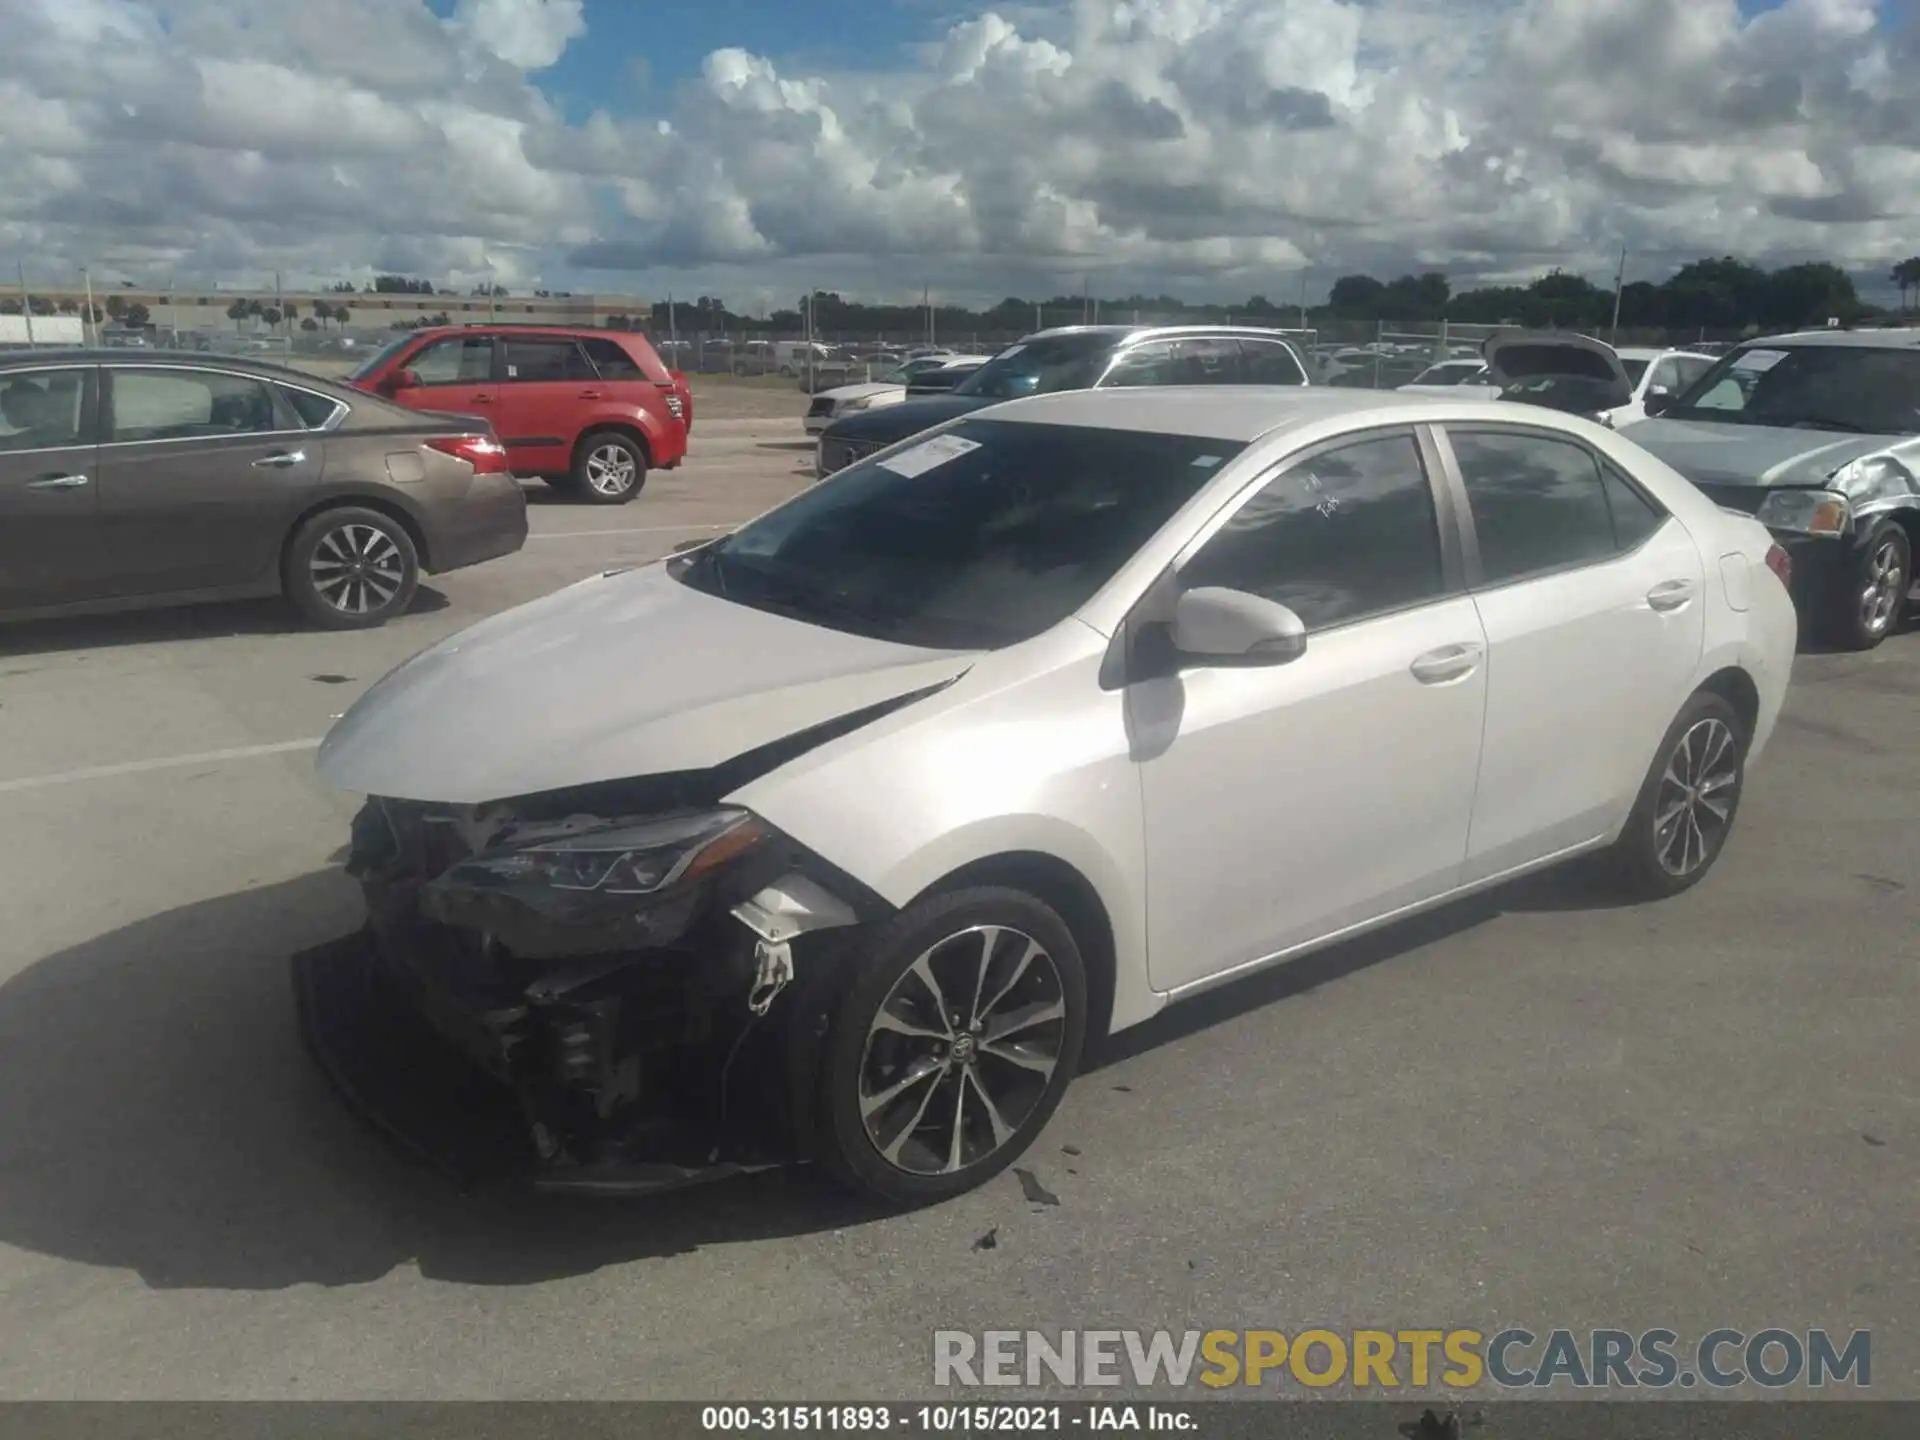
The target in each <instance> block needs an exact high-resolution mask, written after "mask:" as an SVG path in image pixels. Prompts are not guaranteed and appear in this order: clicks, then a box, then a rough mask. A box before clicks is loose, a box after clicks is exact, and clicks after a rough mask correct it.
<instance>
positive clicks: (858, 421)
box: [827, 395, 994, 445]
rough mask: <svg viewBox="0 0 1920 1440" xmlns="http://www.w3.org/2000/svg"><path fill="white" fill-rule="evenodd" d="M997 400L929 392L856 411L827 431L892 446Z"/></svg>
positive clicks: (832, 425) (843, 438) (844, 437)
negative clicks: (871, 408)
mask: <svg viewBox="0 0 1920 1440" xmlns="http://www.w3.org/2000/svg"><path fill="white" fill-rule="evenodd" d="M993 403H994V402H993V401H991V400H988V399H986V398H984V397H976V396H973V395H929V396H928V397H926V398H925V399H924V400H919V399H916V400H903V401H902V402H901V403H900V404H898V405H888V406H885V407H883V408H881V409H879V410H856V411H854V412H853V413H852V414H851V415H846V416H842V417H841V418H840V419H838V420H835V421H834V422H833V424H831V425H829V426H828V427H827V434H828V435H829V436H830V437H831V438H833V439H835V440H862V441H866V442H867V443H869V444H872V443H876V442H877V443H879V444H882V445H891V444H892V443H893V442H894V441H896V440H904V439H906V438H907V437H908V436H909V435H918V434H919V433H920V432H921V431H922V430H927V429H931V428H932V427H933V426H935V425H941V424H944V423H945V422H947V421H948V420H952V419H955V418H957V417H959V416H961V415H968V414H971V413H972V412H973V411H975V410H984V409H985V408H986V407H987V406H989V405H991V404H993Z"/></svg>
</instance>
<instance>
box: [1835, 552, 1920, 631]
mask: <svg viewBox="0 0 1920 1440" xmlns="http://www.w3.org/2000/svg"><path fill="white" fill-rule="evenodd" d="M1912 588H1913V542H1912V541H1911V540H1909V539H1908V538H1907V532H1906V530H1905V529H1904V528H1902V526H1901V525H1900V522H1899V521H1897V520H1882V521H1881V522H1880V523H1879V524H1878V525H1876V526H1874V527H1873V530H1872V531H1871V532H1870V533H1869V534H1868V535H1867V540H1866V543H1865V544H1864V545H1862V546H1861V547H1860V553H1859V556H1858V558H1857V559H1856V560H1855V561H1853V562H1852V563H1851V564H1849V565H1848V566H1847V570H1846V579H1844V580H1843V581H1841V582H1840V584H1838V585H1837V586H1835V588H1834V594H1833V599H1832V602H1831V603H1832V606H1833V610H1832V627H1831V628H1832V631H1833V639H1834V641H1835V643H1836V644H1838V645H1841V646H1843V647H1844V648H1846V649H1848V650H1871V649H1873V648H1874V646H1876V645H1878V644H1879V643H1880V642H1881V641H1882V640H1884V639H1886V638H1887V637H1888V636H1889V635H1891V634H1893V633H1894V632H1895V631H1897V630H1898V629H1899V628H1900V622H1901V620H1902V619H1903V618H1904V616H1905V615H1906V609H1907V592H1908V591H1909V590H1910V589H1912Z"/></svg>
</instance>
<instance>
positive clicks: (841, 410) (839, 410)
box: [833, 395, 873, 415]
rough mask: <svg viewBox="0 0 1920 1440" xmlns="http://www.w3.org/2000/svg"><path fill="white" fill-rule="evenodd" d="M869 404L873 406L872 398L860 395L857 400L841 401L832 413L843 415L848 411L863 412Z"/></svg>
mask: <svg viewBox="0 0 1920 1440" xmlns="http://www.w3.org/2000/svg"><path fill="white" fill-rule="evenodd" d="M871 404H873V397H872V396H871V395H862V396H860V397H859V398H858V399H857V400H842V401H841V402H840V404H839V405H838V406H837V407H836V408H835V409H834V412H833V413H834V414H836V415H844V414H846V413H847V412H848V411H849V410H864V409H866V408H867V407H868V406H869V405H871Z"/></svg>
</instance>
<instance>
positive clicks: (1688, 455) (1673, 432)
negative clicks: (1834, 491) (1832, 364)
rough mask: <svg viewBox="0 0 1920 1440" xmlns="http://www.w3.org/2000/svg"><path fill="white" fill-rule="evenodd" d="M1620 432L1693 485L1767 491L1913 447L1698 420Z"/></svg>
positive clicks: (1878, 438) (1813, 481) (1643, 424)
mask: <svg viewBox="0 0 1920 1440" xmlns="http://www.w3.org/2000/svg"><path fill="white" fill-rule="evenodd" d="M1620 433H1621V435H1623V436H1624V437H1625V438H1627V439H1629V440H1631V441H1633V443H1634V444H1636V445H1638V446H1640V447H1641V448H1642V449H1644V450H1650V451H1652V452H1653V454H1654V455H1656V456H1657V457H1659V458H1660V459H1662V460H1664V461H1666V462H1667V464H1669V465H1671V466H1672V467H1673V468H1674V469H1676V470H1678V471H1679V472H1680V473H1681V474H1682V475H1684V476H1686V477H1687V479H1689V480H1691V481H1693V482H1694V484H1696V485H1742V486H1760V487H1763V488H1766V489H1794V488H1802V487H1807V486H1819V485H1824V484H1826V482H1827V479H1828V477H1829V476H1831V475H1832V474H1833V472H1834V471H1836V470H1838V469H1839V468H1840V467H1841V466H1842V465H1845V464H1847V463H1848V462H1849V461H1853V460H1858V459H1860V458H1861V457H1862V456H1863V455H1873V454H1877V453H1878V452H1880V451H1882V450H1888V449H1893V448H1896V447H1898V448H1909V447H1910V445H1911V442H1907V444H1906V445H1902V443H1901V442H1900V441H1898V440H1896V439H1895V437H1893V436H1890V435H1836V434H1834V433H1832V432H1831V431H1819V430H1788V429H1781V428H1778V427H1775V426H1772V425H1738V424H1735V425H1716V424H1714V423H1712V422H1711V421H1700V420H1666V419H1654V420H1641V421H1638V422H1637V423H1635V424H1632V425H1623V426H1621V427H1620Z"/></svg>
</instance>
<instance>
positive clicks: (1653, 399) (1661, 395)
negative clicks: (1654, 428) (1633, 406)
mask: <svg viewBox="0 0 1920 1440" xmlns="http://www.w3.org/2000/svg"><path fill="white" fill-rule="evenodd" d="M1641 408H1642V409H1644V410H1645V411H1646V412H1647V414H1649V415H1664V414H1665V413H1666V412H1667V411H1668V410H1670V409H1672V408H1673V396H1672V395H1670V394H1668V393H1667V391H1666V390H1665V389H1664V388H1662V387H1661V386H1658V385H1656V386H1654V387H1653V389H1651V390H1649V391H1648V392H1647V401H1646V404H1645V405H1644V406H1642V407H1641Z"/></svg>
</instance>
